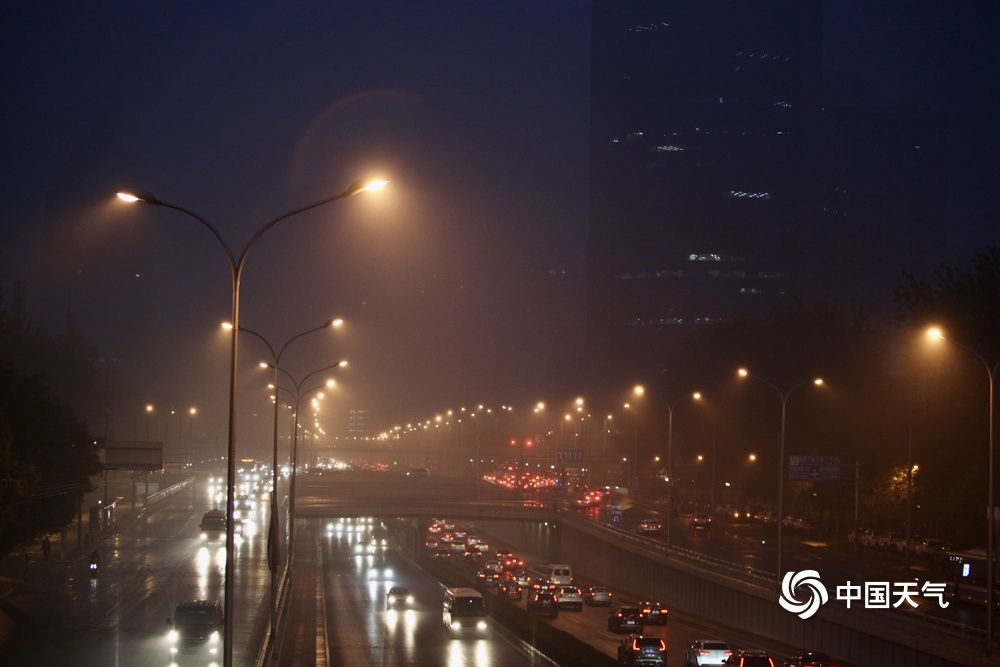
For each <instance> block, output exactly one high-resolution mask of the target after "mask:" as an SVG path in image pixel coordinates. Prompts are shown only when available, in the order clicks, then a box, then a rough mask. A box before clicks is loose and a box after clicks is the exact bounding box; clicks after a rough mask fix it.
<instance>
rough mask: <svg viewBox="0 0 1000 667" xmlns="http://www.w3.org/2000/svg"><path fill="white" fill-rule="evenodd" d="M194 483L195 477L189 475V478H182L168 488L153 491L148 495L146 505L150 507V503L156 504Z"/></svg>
mask: <svg viewBox="0 0 1000 667" xmlns="http://www.w3.org/2000/svg"><path fill="white" fill-rule="evenodd" d="M192 484H194V477H188V478H187V479H184V480H181V481H180V482H177V483H176V484H171V485H170V486H168V487H167V488H165V489H162V490H160V491H157V492H156V493H151V494H149V495H148V496H146V507H149V506H150V505H155V504H156V503H158V502H160V501H161V500H164V499H166V498H169V497H170V496H172V495H174V494H175V493H178V492H180V491H182V490H183V489H186V488H187V487H189V486H191V485H192Z"/></svg>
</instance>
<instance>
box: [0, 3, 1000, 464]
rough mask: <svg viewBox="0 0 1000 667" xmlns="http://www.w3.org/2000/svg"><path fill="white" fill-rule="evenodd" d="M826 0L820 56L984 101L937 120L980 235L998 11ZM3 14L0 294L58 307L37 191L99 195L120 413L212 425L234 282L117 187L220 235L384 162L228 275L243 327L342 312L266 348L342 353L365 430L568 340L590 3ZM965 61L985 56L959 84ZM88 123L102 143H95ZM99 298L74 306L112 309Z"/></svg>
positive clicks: (89, 208) (203, 249) (283, 330)
mask: <svg viewBox="0 0 1000 667" xmlns="http://www.w3.org/2000/svg"><path fill="white" fill-rule="evenodd" d="M837 4H838V8H837V11H836V12H829V13H828V19H829V20H828V29H829V30H828V34H829V36H830V38H831V40H832V41H831V42H830V43H828V45H827V49H826V51H827V55H828V57H829V60H830V62H831V63H833V64H834V65H835V66H837V67H841V68H851V67H865V68H866V69H867V70H868V71H870V72H871V73H872V74H874V75H876V76H879V77H881V79H880V80H879V82H878V84H877V85H876V89H877V90H878V91H879V94H880V96H882V97H886V98H887V99H882V100H880V102H885V103H887V104H890V105H891V104H895V103H897V102H904V103H908V104H909V103H919V104H927V105H930V106H935V107H940V108H942V109H948V110H951V109H953V107H954V105H953V104H952V102H955V103H957V104H958V105H959V106H960V107H961V106H966V108H967V109H968V108H969V107H968V106H967V105H969V104H970V103H971V102H973V101H975V100H978V101H979V104H978V105H976V106H975V107H974V108H972V109H971V111H970V114H971V120H970V124H969V126H963V127H962V128H960V129H959V131H957V133H956V135H955V136H956V141H957V142H960V145H962V146H963V147H964V149H970V150H971V153H968V154H966V155H971V156H972V157H971V158H969V159H967V160H966V162H972V163H974V164H977V166H978V168H977V170H976V171H975V172H974V175H973V176H970V177H969V178H968V179H965V178H963V179H961V184H960V186H959V187H958V193H959V194H960V195H961V196H960V197H959V198H958V199H956V200H955V201H954V202H953V211H954V218H955V220H953V221H952V223H951V227H952V228H953V230H954V233H955V235H956V237H957V238H959V239H960V240H961V241H962V242H963V243H969V244H970V245H973V246H975V245H979V246H981V245H983V244H985V243H986V242H991V241H992V242H995V241H996V239H995V234H994V233H993V232H992V231H985V230H986V229H987V226H986V225H984V224H983V223H984V219H983V218H982V217H981V216H980V214H979V213H978V211H980V210H982V209H983V208H985V207H982V208H981V207H980V204H982V203H983V202H988V201H992V202H993V203H994V204H995V203H996V198H995V197H996V196H995V194H991V193H988V192H987V191H991V185H990V184H991V183H992V186H995V184H996V178H995V177H996V169H995V166H996V162H995V160H996V157H995V151H994V152H991V151H989V150H987V149H988V148H989V147H990V146H993V147H995V146H996V130H995V129H992V128H991V130H990V131H991V134H990V135H989V136H985V137H984V136H981V135H980V134H978V133H979V130H978V129H977V130H975V131H973V130H972V129H971V127H975V128H980V127H981V126H980V125H979V124H978V123H976V124H972V121H973V120H979V119H985V118H995V114H996V111H997V108H996V107H997V100H996V85H995V83H996V81H995V72H994V69H995V63H996V59H995V58H993V59H992V60H991V59H990V58H991V57H993V56H995V55H996V54H995V48H996V47H994V46H990V47H987V46H986V45H987V43H989V42H991V41H992V35H993V34H995V28H996V27H997V26H996V24H995V22H994V23H993V24H992V28H991V27H990V25H991V24H990V20H993V21H995V18H996V11H995V9H992V10H989V11H984V8H985V7H987V3H969V7H970V8H971V9H973V10H974V11H970V12H969V15H968V16H964V17H963V16H959V17H955V16H954V11H953V10H952V8H953V5H952V4H951V3H946V2H937V3H931V6H930V7H928V8H922V9H921V10H920V12H919V13H915V12H914V10H912V8H911V3H902V2H897V3H890V4H889V6H888V7H887V8H885V9H883V10H882V11H881V12H880V13H879V14H878V15H868V14H866V13H865V12H870V11H871V10H868V9H866V8H867V3H849V4H847V5H844V4H842V3H837ZM923 4H926V3H922V5H923ZM990 4H992V3H990ZM0 11H2V12H3V21H2V26H3V27H2V28H0V31H2V32H0V35H2V46H0V49H2V53H3V55H2V59H0V60H2V64H0V71H2V73H3V74H2V76H3V90H4V93H3V99H4V104H3V124H2V129H0V132H2V133H3V146H4V148H5V151H4V153H5V154H4V159H3V161H2V169H3V172H2V179H0V180H2V186H0V187H2V188H3V196H2V197H0V220H2V224H3V238H4V243H3V248H2V264H0V266H2V269H0V280H2V282H0V285H2V287H3V290H4V292H5V293H9V291H10V286H11V285H12V284H13V282H14V281H15V280H23V281H25V283H26V288H27V292H26V299H27V305H28V309H29V314H30V315H31V316H32V318H33V319H34V320H35V321H40V322H46V323H48V324H49V325H50V326H58V325H59V324H61V323H62V322H63V321H65V317H66V312H65V310H64V308H65V305H64V304H61V302H60V303H57V304H56V307H55V308H54V309H53V310H51V311H46V310H44V309H45V307H46V306H48V305H52V303H53V301H52V300H51V299H47V298H43V296H42V294H41V287H40V285H41V282H42V276H43V275H44V274H45V273H46V272H47V271H49V270H50V268H51V267H47V266H45V265H43V262H42V260H41V259H40V258H41V257H42V256H43V255H42V254H41V247H42V244H43V243H44V241H43V233H42V232H43V225H45V224H47V223H48V222H49V220H50V216H51V215H52V210H53V207H54V206H55V204H54V203H53V202H54V201H58V202H59V204H58V206H59V210H62V211H65V210H70V211H78V212H79V213H80V215H81V216H84V215H86V216H93V215H95V211H99V210H100V211H102V213H101V214H100V215H98V216H97V217H96V218H94V219H96V220H98V221H100V222H102V223H103V224H104V225H106V226H105V227H104V228H102V230H101V232H100V234H99V235H97V236H94V237H92V238H93V239H94V243H95V244H98V245H99V244H101V243H107V244H115V243H118V244H121V245H122V246H124V247H123V248H120V249H119V250H118V252H125V253H128V252H135V253H137V256H136V257H135V259H136V265H137V266H139V267H140V268H141V270H142V273H143V277H142V280H144V281H148V282H147V285H148V290H149V295H150V299H152V303H151V304H150V308H149V318H150V319H149V322H148V331H149V335H148V337H147V338H146V339H145V340H144V341H143V345H145V346H146V349H147V350H148V359H147V375H146V377H145V378H144V382H143V385H142V386H141V394H142V395H141V396H135V397H134V400H133V398H132V397H129V399H128V400H123V402H122V405H120V406H119V407H118V410H119V412H121V413H128V412H129V411H130V410H133V409H134V410H135V411H136V413H139V412H140V410H141V409H142V406H144V405H145V404H146V403H154V404H157V405H164V406H169V405H173V406H175V407H177V408H183V409H186V408H187V406H189V405H197V406H199V414H198V417H197V419H198V424H197V425H196V426H195V429H196V432H199V433H200V435H201V437H203V438H204V439H206V440H209V441H212V442H216V441H217V442H219V443H220V445H221V444H222V443H223V442H224V440H225V423H226V422H225V407H226V387H227V376H226V368H227V364H228V357H227V356H226V346H225V336H224V334H222V333H221V332H220V330H219V326H218V325H219V323H220V322H222V321H224V320H226V319H227V318H228V317H229V285H228V276H227V273H226V266H225V262H224V258H223V256H222V253H221V251H220V249H219V247H218V243H217V242H216V241H215V240H214V239H213V238H212V237H211V236H210V235H209V234H208V233H207V231H206V230H205V229H203V228H199V226H198V225H197V223H195V222H194V221H193V220H191V219H186V218H185V216H183V215H181V214H180V213H177V212H174V211H169V210H166V209H162V208H161V209H154V208H151V207H145V208H143V207H141V206H140V205H138V204H134V205H132V207H131V208H126V207H125V205H123V204H119V203H117V202H115V201H113V200H112V195H113V190H114V188H115V187H117V186H120V185H121V186H124V185H129V186H138V187H143V188H146V189H148V190H150V191H151V192H153V193H154V194H156V196H158V197H159V198H161V199H163V200H166V201H169V202H172V203H175V204H178V205H180V206H183V207H185V208H189V209H191V210H193V211H196V212H197V213H198V214H200V215H203V216H204V217H205V218H207V219H208V220H210V221H211V222H212V224H213V225H215V226H216V227H217V228H218V229H219V231H220V232H221V233H222V235H223V236H224V237H225V238H226V240H227V241H228V243H229V244H230V246H231V247H232V248H233V250H234V251H235V252H236V253H237V254H238V253H239V252H240V250H242V248H243V247H244V245H245V244H246V243H247V241H248V240H249V238H250V236H251V235H252V234H253V232H254V231H256V229H258V228H259V227H260V226H261V225H262V224H263V223H264V222H266V221H267V220H269V219H271V218H272V217H274V216H277V215H280V214H282V213H284V212H286V211H289V210H292V209H294V208H297V207H299V206H302V205H305V204H308V203H311V202H314V201H317V200H319V199H323V198H325V197H329V196H332V195H334V194H336V193H338V192H340V191H342V190H343V189H344V188H346V187H347V186H348V184H350V183H351V182H353V181H354V180H356V179H357V178H361V177H365V176H369V175H372V176H375V175H377V176H382V177H385V178H388V179H390V180H391V181H392V183H391V185H390V186H389V187H388V188H387V189H386V190H385V191H383V192H381V193H378V194H368V193H364V194H362V195H359V196H357V197H354V198H351V199H348V200H345V201H339V202H335V203H333V204H331V205H329V206H328V207H324V208H322V209H319V210H317V211H314V212H310V213H307V214H304V215H302V216H300V217H298V218H295V219H294V220H290V221H288V222H287V223H283V224H282V225H281V226H279V227H277V228H275V229H274V230H272V232H269V233H268V234H267V235H266V236H265V237H264V238H263V240H262V241H261V242H260V244H259V245H258V246H257V247H255V248H254V250H253V253H252V255H251V257H250V259H249V261H248V263H247V269H246V273H245V277H244V282H243V308H242V322H243V325H244V326H246V327H249V328H251V329H253V330H255V331H257V332H259V333H261V334H262V335H264V336H265V337H267V338H268V339H269V340H270V341H271V342H272V343H273V344H274V345H275V346H277V347H280V346H281V345H282V344H283V343H284V342H285V341H286V340H287V339H288V338H290V337H291V336H293V335H295V334H297V333H299V332H301V331H304V330H307V329H310V328H313V327H315V326H317V325H319V324H321V323H322V322H323V321H325V320H327V319H329V318H330V317H331V316H334V315H341V316H343V317H344V318H345V319H346V320H347V323H346V326H345V328H344V330H343V331H341V332H338V333H336V334H331V336H332V337H333V338H334V340H335V341H336V342H335V343H330V342H328V341H323V340H322V337H323V336H325V335H326V333H325V332H324V333H323V334H322V335H320V334H316V335H314V336H311V337H310V338H309V339H308V340H303V341H302V342H301V345H299V344H296V347H295V348H294V349H293V350H291V351H289V352H288V353H287V356H286V363H285V364H284V365H285V366H286V368H288V370H290V371H291V372H293V373H294V374H296V375H300V376H301V375H303V374H305V373H307V372H309V371H310V370H313V369H315V368H318V367H320V366H324V365H328V363H332V362H333V361H336V360H337V359H340V358H347V359H350V361H351V366H350V367H349V369H346V370H345V371H344V372H343V373H342V374H341V378H342V380H341V389H340V390H339V391H341V392H342V393H341V394H339V398H338V400H339V401H340V403H339V404H338V405H339V406H340V407H339V408H338V409H343V408H344V407H347V406H360V407H366V408H369V409H371V410H373V411H374V413H375V414H376V415H377V416H378V419H377V422H378V423H379V424H380V425H387V424H386V422H387V421H390V420H392V421H395V420H397V419H402V417H403V416H404V415H407V414H418V415H424V416H429V415H430V414H431V413H432V411H436V410H440V409H446V408H448V407H457V406H460V405H471V404H473V403H477V402H484V401H485V402H488V403H501V402H507V403H518V402H519V403H521V404H523V405H525V406H529V405H533V404H534V402H536V401H537V400H540V399H541V400H544V399H545V398H546V397H545V396H540V395H538V393H539V391H540V383H539V382H538V381H537V378H538V377H540V376H541V375H543V374H544V368H545V364H546V362H547V359H548V358H549V357H550V356H551V355H553V354H562V355H574V354H577V353H578V352H579V351H580V349H581V342H582V332H581V331H580V327H581V326H582V312H581V305H582V301H581V299H582V291H581V290H582V279H581V272H582V271H583V269H584V256H583V251H584V247H585V234H586V204H587V140H588V137H587V127H588V126H587V123H588V94H589V82H588V76H589V60H588V59H589V45H588V40H589V21H590V17H589V6H588V5H587V3H582V2H576V1H571V0H565V1H556V2H545V3H536V2H522V1H520V0H515V1H513V2H503V3H470V2H457V1H456V2H430V3H397V2H376V3H369V2H364V3H323V2H297V3H273V4H270V5H266V6H247V5H243V4H240V3H230V2H225V3H184V2H182V3H180V4H177V3H171V4H140V5H136V4H135V3H101V4H99V5H88V4H80V3H29V4H27V5H21V6H17V7H14V6H11V7H7V8H5V9H3V10H0ZM852 12H853V13H852ZM963 19H964V20H963ZM988 36H989V40H988V39H987V37H988ZM913 38H916V39H917V40H918V45H917V46H914V44H913V42H912V41H911V40H912V39H913ZM957 46H961V47H962V50H959V51H955V50H953V48H952V47H957ZM991 49H992V50H991ZM956 59H957V60H956ZM955 62H961V63H964V65H963V67H962V69H961V70H960V71H956V70H954V69H951V68H950V64H951V63H955ZM921 73H923V74H926V76H921ZM987 74H988V75H989V76H991V77H994V79H993V80H991V81H989V82H982V86H981V87H979V86H976V85H974V84H975V83H976V82H979V81H980V79H981V77H983V76H986V75H987ZM949 100H950V101H949ZM105 139H111V140H112V142H113V145H106V144H103V143H98V142H103V140H105ZM977 139H982V141H978V140H977ZM956 145H959V144H956ZM980 161H987V162H986V163H985V164H979V162H980ZM106 172H107V173H108V175H107V177H106V178H102V176H101V174H103V173H106ZM122 174H125V175H126V178H125V179H124V180H123V179H122V176H121V175H122ZM990 176H992V179H991V178H990ZM126 181H127V182H126ZM74 183H75V184H77V185H76V187H72V188H67V191H65V192H58V193H57V192H56V188H66V186H67V184H74ZM86 184H93V188H94V189H95V190H99V191H94V192H89V191H85V190H86V187H85V185H86ZM100 207H105V208H104V209H101V208H100ZM993 210H995V207H994V209H993ZM991 215H992V214H991ZM68 217H70V218H72V214H69V216H68ZM992 219H995V218H992ZM959 220H961V221H962V222H961V223H959V222H957V221H959ZM61 222H62V223H64V224H72V220H69V221H67V220H61ZM125 227H128V228H129V229H130V231H129V232H128V233H125V232H120V231H118V230H121V229H123V228H125ZM126 248H134V250H127V249H126ZM76 250H77V251H78V252H79V251H80V249H79V248H76ZM95 252H98V250H95ZM942 259H944V258H942ZM67 261H68V260H67ZM554 267H559V268H564V269H567V270H568V271H569V274H568V275H569V280H570V282H571V284H572V285H574V288H573V289H570V290H567V292H566V295H567V297H566V299H565V300H563V301H562V302H560V303H559V304H558V307H557V308H556V309H552V308H549V309H546V310H545V311H543V312H537V311H535V310H533V306H531V305H530V301H528V300H525V299H524V298H523V296H524V294H525V293H526V292H530V290H532V289H533V288H534V286H533V285H532V284H531V281H530V280H528V279H526V278H525V276H526V275H531V274H530V273H528V271H529V270H532V271H537V270H544V269H548V268H554ZM75 316H76V317H77V318H78V319H79V318H84V319H85V315H84V314H82V313H75ZM104 319H105V321H104V322H101V323H93V322H91V323H88V322H86V321H83V322H81V326H82V327H83V328H84V330H92V331H100V330H101V328H102V326H104V327H108V326H113V327H115V328H116V329H118V330H119V331H121V330H125V331H128V330H129V327H130V323H129V322H111V323H109V322H107V319H108V318H104ZM96 342H97V343H98V344H99V345H100V344H101V342H102V341H101V340H97V341H96ZM242 346H243V350H244V354H243V355H242V356H243V360H244V361H245V362H246V363H245V365H244V369H243V370H242V371H241V374H242V377H243V380H244V385H242V388H241V391H242V392H243V399H242V400H241V403H240V406H241V407H240V410H241V415H242V417H243V419H244V420H245V421H246V422H247V424H248V425H247V426H246V427H245V429H244V432H245V433H246V436H245V437H246V438H247V439H248V440H249V441H250V442H252V443H255V444H256V443H267V442H268V441H269V440H268V439H269V434H270V421H268V420H267V419H265V416H266V415H268V414H269V413H268V411H269V409H270V407H269V404H268V402H267V392H266V390H265V389H262V388H261V387H263V384H264V383H266V381H267V380H268V379H269V378H266V377H263V376H262V375H261V374H260V373H259V372H257V371H255V370H254V365H255V364H256V362H257V361H259V360H260V359H261V358H263V357H264V356H265V355H264V354H263V352H264V351H263V349H262V348H261V347H260V346H258V344H257V342H256V341H253V340H250V339H249V337H248V338H247V340H245V341H244V342H243V343H242ZM107 353H109V354H111V352H110V351H109V352H107ZM255 373H256V374H255ZM146 381H148V382H146ZM131 403H134V404H135V405H134V406H133V405H131ZM255 415H259V416H260V419H259V421H258V422H254V421H253V420H254V419H256V418H257V417H255ZM141 418H142V417H140V418H139V419H141ZM126 421H127V420H126ZM118 435H119V437H121V436H122V435H123V434H118Z"/></svg>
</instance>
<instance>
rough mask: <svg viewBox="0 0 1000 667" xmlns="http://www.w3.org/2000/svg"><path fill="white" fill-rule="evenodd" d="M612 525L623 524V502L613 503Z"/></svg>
mask: <svg viewBox="0 0 1000 667" xmlns="http://www.w3.org/2000/svg"><path fill="white" fill-rule="evenodd" d="M611 525H612V526H620V525H622V505H621V503H611Z"/></svg>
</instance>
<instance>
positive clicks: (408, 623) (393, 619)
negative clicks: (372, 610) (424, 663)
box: [385, 609, 417, 663]
mask: <svg viewBox="0 0 1000 667" xmlns="http://www.w3.org/2000/svg"><path fill="white" fill-rule="evenodd" d="M385 626H386V634H387V635H388V636H389V637H395V636H396V633H397V632H399V631H402V633H403V645H404V646H406V650H407V656H406V658H407V660H406V662H407V663H409V662H410V661H412V660H413V659H414V657H415V656H414V655H413V654H412V651H413V649H414V648H415V646H414V641H415V640H416V632H417V612H416V611H415V610H413V609H405V610H402V611H398V610H396V609H390V610H388V611H387V612H385Z"/></svg>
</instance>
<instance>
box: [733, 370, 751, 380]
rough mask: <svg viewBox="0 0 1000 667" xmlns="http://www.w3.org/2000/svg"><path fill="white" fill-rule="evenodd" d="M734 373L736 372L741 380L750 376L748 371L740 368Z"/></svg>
mask: <svg viewBox="0 0 1000 667" xmlns="http://www.w3.org/2000/svg"><path fill="white" fill-rule="evenodd" d="M736 372H737V373H738V374H739V376H740V377H741V378H745V377H747V376H748V375H750V371H748V370H747V369H745V368H741V369H739V370H738V371H736Z"/></svg>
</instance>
